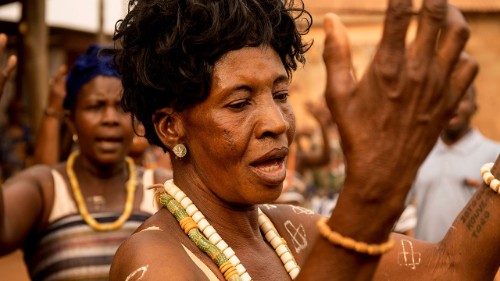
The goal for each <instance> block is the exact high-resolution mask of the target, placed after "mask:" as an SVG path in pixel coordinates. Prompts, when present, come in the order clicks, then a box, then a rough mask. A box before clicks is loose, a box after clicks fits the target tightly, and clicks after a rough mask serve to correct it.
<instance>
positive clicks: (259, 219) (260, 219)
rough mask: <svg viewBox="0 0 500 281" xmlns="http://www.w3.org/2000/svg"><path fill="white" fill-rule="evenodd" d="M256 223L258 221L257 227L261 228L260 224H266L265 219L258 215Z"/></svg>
mask: <svg viewBox="0 0 500 281" xmlns="http://www.w3.org/2000/svg"><path fill="white" fill-rule="evenodd" d="M258 221H259V226H262V224H264V223H266V222H267V220H266V218H265V217H264V216H262V215H259V218H258Z"/></svg>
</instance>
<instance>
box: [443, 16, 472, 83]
mask: <svg viewBox="0 0 500 281" xmlns="http://www.w3.org/2000/svg"><path fill="white" fill-rule="evenodd" d="M469 35H470V30H469V26H468V25H467V22H466V21H465V18H464V16H463V15H462V13H461V12H460V11H459V10H458V9H457V8H455V7H453V6H449V7H448V16H447V18H446V24H445V28H444V30H443V34H442V36H441V42H440V44H439V45H440V46H439V50H438V57H437V61H436V63H437V64H438V65H439V67H440V68H441V70H442V71H443V73H444V74H445V75H449V74H450V73H451V72H452V71H453V70H454V69H455V64H456V63H457V61H458V59H459V57H460V54H461V53H462V50H463V49H464V46H465V44H466V43H467V40H468V39H469Z"/></svg>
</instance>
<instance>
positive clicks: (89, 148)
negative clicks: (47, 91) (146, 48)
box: [0, 36, 171, 280]
mask: <svg viewBox="0 0 500 281" xmlns="http://www.w3.org/2000/svg"><path fill="white" fill-rule="evenodd" d="M0 40H6V38H5V36H2V37H0ZM99 50H100V48H99V47H98V46H92V47H90V48H89V49H88V50H87V52H86V53H85V54H84V55H82V56H80V57H79V58H78V59H77V60H76V62H75V64H74V66H73V67H72V69H71V71H70V72H69V74H68V78H67V80H66V92H67V94H66V95H65V97H64V100H63V107H64V110H65V116H66V118H67V122H68V124H69V126H70V128H71V130H72V132H73V133H74V135H75V140H77V141H78V150H76V151H74V152H72V154H71V155H70V156H69V158H68V160H67V161H66V162H62V163H57V164H55V165H51V166H47V165H37V166H34V167H31V168H29V169H27V170H24V171H22V172H20V173H19V174H17V175H15V176H14V177H12V178H10V179H8V180H7V181H6V182H5V183H4V184H3V185H2V190H1V192H0V255H5V254H8V253H10V252H12V251H14V250H16V249H20V248H21V249H22V250H23V252H24V260H25V263H26V266H27V269H28V271H29V275H30V277H31V278H32V279H33V280H108V274H109V268H110V264H111V260H112V258H113V256H114V254H115V251H116V249H117V248H118V246H119V245H120V243H121V242H122V241H124V240H125V239H126V238H127V237H128V236H129V235H130V234H131V233H133V232H134V231H135V229H136V228H137V226H139V225H140V224H141V223H142V222H143V221H145V220H146V219H147V218H148V217H149V216H150V215H151V214H152V213H154V212H155V211H156V207H155V206H154V205H153V194H152V192H151V191H148V190H147V187H149V186H150V185H152V184H153V183H154V182H164V181H165V180H167V179H168V178H170V177H171V174H170V173H169V172H167V171H164V170H161V169H156V170H154V171H151V170H146V169H144V168H143V167H141V166H138V165H136V164H134V162H133V160H132V159H131V158H129V157H127V156H126V155H127V153H128V151H129V148H130V145H131V143H132V138H133V135H134V134H133V128H132V118H131V115H130V114H128V113H125V112H123V110H122V109H121V105H120V98H121V95H122V85H121V80H120V76H119V74H118V72H117V71H116V69H115V68H114V66H113V64H112V59H111V57H110V56H106V55H102V56H101V55H98V53H99ZM47 115H48V116H47ZM50 115H51V114H47V113H46V117H50ZM148 171H151V172H148Z"/></svg>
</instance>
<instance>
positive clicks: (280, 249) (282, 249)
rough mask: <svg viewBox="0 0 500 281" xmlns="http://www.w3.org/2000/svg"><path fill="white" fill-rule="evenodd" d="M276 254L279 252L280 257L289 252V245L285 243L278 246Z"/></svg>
mask: <svg viewBox="0 0 500 281" xmlns="http://www.w3.org/2000/svg"><path fill="white" fill-rule="evenodd" d="M275 251H276V254H278V256H279V257H281V255H283V254H284V253H286V252H288V247H287V246H286V245H285V244H281V245H279V246H278V248H276V250H275Z"/></svg>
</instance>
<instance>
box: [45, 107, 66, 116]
mask: <svg viewBox="0 0 500 281" xmlns="http://www.w3.org/2000/svg"><path fill="white" fill-rule="evenodd" d="M43 114H44V115H45V116H47V117H52V118H55V119H62V118H63V117H64V111H63V110H59V109H57V108H55V107H52V106H50V105H49V106H47V107H46V108H45V110H44V111H43Z"/></svg>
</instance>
